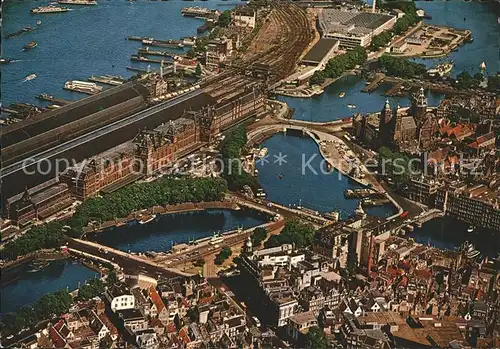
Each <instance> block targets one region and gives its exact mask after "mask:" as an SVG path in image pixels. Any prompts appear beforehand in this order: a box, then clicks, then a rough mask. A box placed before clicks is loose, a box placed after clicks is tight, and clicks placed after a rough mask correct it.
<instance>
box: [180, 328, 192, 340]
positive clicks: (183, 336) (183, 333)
mask: <svg viewBox="0 0 500 349" xmlns="http://www.w3.org/2000/svg"><path fill="white" fill-rule="evenodd" d="M179 338H180V339H181V340H182V341H183V342H184V343H185V344H189V343H190V342H191V338H189V333H188V330H187V327H183V328H181V330H180V331H179Z"/></svg>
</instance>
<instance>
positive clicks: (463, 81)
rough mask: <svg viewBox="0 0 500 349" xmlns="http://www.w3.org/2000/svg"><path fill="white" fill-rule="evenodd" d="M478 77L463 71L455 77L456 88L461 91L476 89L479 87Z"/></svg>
mask: <svg viewBox="0 0 500 349" xmlns="http://www.w3.org/2000/svg"><path fill="white" fill-rule="evenodd" d="M477 78H478V76H472V75H470V74H469V73H468V72H466V71H463V72H461V73H460V74H458V75H457V81H458V86H459V87H460V88H463V89H470V88H476V87H478V86H479V82H480V80H479V81H478V79H477Z"/></svg>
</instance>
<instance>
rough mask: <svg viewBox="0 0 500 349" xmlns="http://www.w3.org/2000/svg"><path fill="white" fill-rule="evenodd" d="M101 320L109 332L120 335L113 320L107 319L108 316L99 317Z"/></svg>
mask: <svg viewBox="0 0 500 349" xmlns="http://www.w3.org/2000/svg"><path fill="white" fill-rule="evenodd" d="M99 319H101V321H102V323H103V324H104V326H106V328H107V329H108V330H109V332H110V333H111V334H112V335H116V334H118V330H117V329H116V327H115V325H113V323H112V322H111V320H110V319H109V318H108V317H107V315H106V314H104V313H102V314H101V315H99Z"/></svg>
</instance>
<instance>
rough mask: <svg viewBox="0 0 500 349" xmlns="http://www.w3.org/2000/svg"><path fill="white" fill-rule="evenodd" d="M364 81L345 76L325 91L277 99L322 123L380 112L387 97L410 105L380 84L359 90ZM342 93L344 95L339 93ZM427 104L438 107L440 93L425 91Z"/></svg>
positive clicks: (393, 103)
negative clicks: (303, 96) (370, 91)
mask: <svg viewBox="0 0 500 349" xmlns="http://www.w3.org/2000/svg"><path fill="white" fill-rule="evenodd" d="M365 85H366V80H365V79H363V78H361V77H359V76H346V77H344V78H342V79H339V80H337V81H335V82H334V83H333V84H331V85H330V86H328V87H327V88H326V89H325V92H324V93H323V94H321V95H319V96H315V97H312V98H293V97H284V96H279V97H278V99H279V100H280V101H283V102H286V103H288V105H289V106H290V107H291V108H294V109H295V112H294V115H293V118H294V119H298V120H306V121H316V122H325V121H332V120H339V119H343V118H346V117H351V116H352V115H353V114H355V113H361V114H364V113H368V112H378V111H380V110H381V109H382V108H383V106H384V103H385V101H386V99H389V102H390V103H391V106H394V107H396V106H397V104H399V105H400V106H401V107H406V106H409V105H410V103H411V102H410V100H409V98H407V97H390V98H387V97H386V96H385V95H384V94H385V92H386V91H387V90H388V89H389V88H390V86H387V85H381V86H380V87H379V88H378V89H377V90H376V91H374V92H372V93H364V92H361V89H362V88H363V87H365ZM341 92H345V96H344V97H343V98H339V94H340V93H341ZM427 98H428V103H429V105H430V106H437V105H438V104H439V101H440V100H441V99H442V98H443V95H441V94H435V93H428V94H427ZM348 105H355V106H356V108H349V107H348Z"/></svg>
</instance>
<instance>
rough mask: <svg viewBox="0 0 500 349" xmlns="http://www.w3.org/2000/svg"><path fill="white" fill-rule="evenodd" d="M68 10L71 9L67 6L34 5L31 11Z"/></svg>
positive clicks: (52, 11)
mask: <svg viewBox="0 0 500 349" xmlns="http://www.w3.org/2000/svg"><path fill="white" fill-rule="evenodd" d="M68 11H69V9H68V8H67V7H63V6H54V5H48V6H40V7H34V8H32V9H31V10H30V12H31V13H32V14H42V13H59V12H68Z"/></svg>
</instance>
